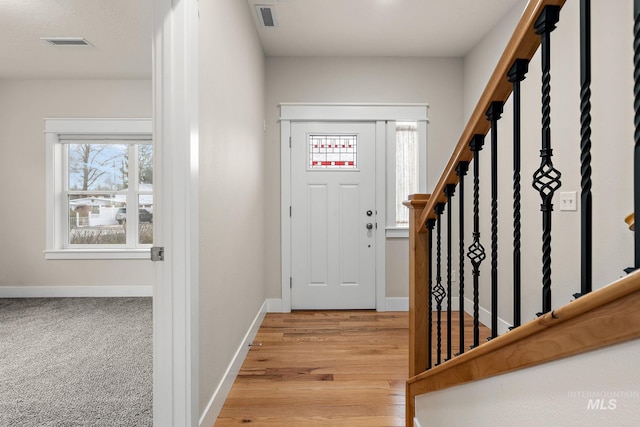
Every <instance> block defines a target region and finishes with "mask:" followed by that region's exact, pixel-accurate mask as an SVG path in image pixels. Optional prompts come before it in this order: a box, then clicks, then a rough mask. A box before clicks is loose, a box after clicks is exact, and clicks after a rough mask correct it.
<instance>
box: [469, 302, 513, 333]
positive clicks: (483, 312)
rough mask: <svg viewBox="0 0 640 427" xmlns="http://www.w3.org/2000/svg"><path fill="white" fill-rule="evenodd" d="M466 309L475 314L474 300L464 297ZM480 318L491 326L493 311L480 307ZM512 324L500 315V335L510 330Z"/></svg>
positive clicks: (483, 322)
mask: <svg viewBox="0 0 640 427" xmlns="http://www.w3.org/2000/svg"><path fill="white" fill-rule="evenodd" d="M464 311H465V312H467V313H469V314H470V315H472V316H473V301H471V300H470V299H469V298H465V299H464ZM478 318H479V320H480V323H482V324H483V325H485V326H489V328H491V312H490V311H489V310H487V309H486V308H484V307H479V309H478ZM510 327H511V324H510V323H509V322H507V321H506V320H504V319H501V318H500V317H498V335H502V334H504V333H505V332H509V328H510Z"/></svg>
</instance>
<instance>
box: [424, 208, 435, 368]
mask: <svg viewBox="0 0 640 427" xmlns="http://www.w3.org/2000/svg"><path fill="white" fill-rule="evenodd" d="M425 225H426V226H427V229H428V230H429V259H428V260H427V263H428V266H429V289H428V292H427V294H428V295H427V298H429V300H428V301H427V307H428V310H429V313H428V316H429V330H428V331H427V367H428V368H427V369H431V367H432V366H433V268H432V267H433V227H434V226H435V225H436V220H435V219H428V220H427V223H426V224H425Z"/></svg>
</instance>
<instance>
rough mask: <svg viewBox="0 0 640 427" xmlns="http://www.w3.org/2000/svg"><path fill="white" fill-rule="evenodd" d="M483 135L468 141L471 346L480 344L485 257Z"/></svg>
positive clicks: (468, 254)
mask: <svg viewBox="0 0 640 427" xmlns="http://www.w3.org/2000/svg"><path fill="white" fill-rule="evenodd" d="M483 145H484V135H474V136H473V138H472V139H471V142H470V143H469V148H470V149H471V151H472V152H473V243H472V244H471V245H470V246H469V250H468V252H467V257H468V258H469V260H471V265H472V266H473V347H477V346H478V345H480V292H479V283H480V264H481V263H482V261H484V259H485V258H486V257H487V256H486V254H485V251H484V247H483V246H482V244H481V243H480V150H482V146H483Z"/></svg>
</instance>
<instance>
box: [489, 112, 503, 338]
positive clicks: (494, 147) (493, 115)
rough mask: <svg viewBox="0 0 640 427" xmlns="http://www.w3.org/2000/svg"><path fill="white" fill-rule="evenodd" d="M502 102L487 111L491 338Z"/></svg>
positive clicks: (495, 296) (495, 327)
mask: <svg viewBox="0 0 640 427" xmlns="http://www.w3.org/2000/svg"><path fill="white" fill-rule="evenodd" d="M502 108H503V103H502V101H493V102H492V103H491V104H490V105H489V108H488V109H487V120H489V121H490V122H491V337H489V339H491V338H495V337H497V336H498V120H500V117H501V116H502Z"/></svg>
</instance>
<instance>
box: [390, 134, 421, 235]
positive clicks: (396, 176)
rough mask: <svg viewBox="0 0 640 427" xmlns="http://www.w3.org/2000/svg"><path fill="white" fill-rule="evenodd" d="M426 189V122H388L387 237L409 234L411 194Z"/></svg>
mask: <svg viewBox="0 0 640 427" xmlns="http://www.w3.org/2000/svg"><path fill="white" fill-rule="evenodd" d="M425 191H426V121H392V122H391V121H390V122H387V236H388V237H406V236H408V234H407V228H408V227H409V210H408V209H407V207H406V206H404V205H403V204H402V203H403V202H404V201H405V200H407V197H408V196H409V195H410V194H416V193H424V192H425Z"/></svg>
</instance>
